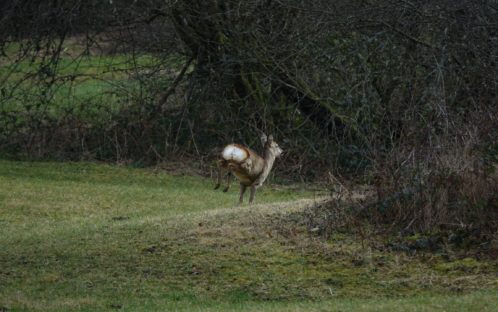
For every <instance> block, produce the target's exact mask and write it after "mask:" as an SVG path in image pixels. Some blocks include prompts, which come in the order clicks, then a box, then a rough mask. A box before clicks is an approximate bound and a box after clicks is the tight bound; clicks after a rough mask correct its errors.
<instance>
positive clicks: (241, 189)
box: [239, 183, 247, 205]
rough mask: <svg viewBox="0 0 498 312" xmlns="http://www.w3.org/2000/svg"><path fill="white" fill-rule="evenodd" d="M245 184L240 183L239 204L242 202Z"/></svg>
mask: <svg viewBox="0 0 498 312" xmlns="http://www.w3.org/2000/svg"><path fill="white" fill-rule="evenodd" d="M246 188H247V186H245V185H244V184H242V183H240V193H239V205H240V204H242V203H243V202H244V193H245V192H246Z"/></svg>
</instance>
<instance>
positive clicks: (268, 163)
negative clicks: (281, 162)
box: [258, 150, 275, 183]
mask: <svg viewBox="0 0 498 312" xmlns="http://www.w3.org/2000/svg"><path fill="white" fill-rule="evenodd" d="M264 160H265V164H264V166H263V171H262V172H261V174H260V176H259V177H258V181H259V182H260V183H263V182H264V181H265V180H266V178H267V177H268V175H269V174H270V171H271V168H272V167H273V163H274V162H275V155H274V154H273V153H272V152H270V151H269V150H266V151H265V154H264Z"/></svg>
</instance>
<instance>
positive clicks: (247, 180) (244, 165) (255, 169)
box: [221, 144, 264, 185]
mask: <svg viewBox="0 0 498 312" xmlns="http://www.w3.org/2000/svg"><path fill="white" fill-rule="evenodd" d="M221 158H222V160H223V162H224V166H226V168H228V169H229V170H230V171H232V172H233V173H234V174H235V176H236V177H237V178H238V179H239V180H240V182H242V183H243V184H246V185H250V184H252V182H254V181H255V180H256V179H257V178H258V176H259V175H260V174H261V172H262V171H263V167H264V159H263V158H261V156H259V155H258V154H257V153H256V152H255V151H253V150H252V149H250V148H248V147H245V146H243V145H240V144H229V145H227V146H225V148H224V149H223V151H222V153H221Z"/></svg>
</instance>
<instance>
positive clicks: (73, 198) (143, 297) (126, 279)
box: [0, 161, 498, 311]
mask: <svg viewBox="0 0 498 312" xmlns="http://www.w3.org/2000/svg"><path fill="white" fill-rule="evenodd" d="M211 188H212V184H211V183H210V181H207V180H203V179H200V178H195V177H187V176H176V177H173V176H170V175H167V174H165V173H160V172H155V171H153V170H143V169H130V168H120V167H112V166H105V165H96V164H81V163H76V164H60V163H26V162H10V161H0V310H1V309H2V307H5V308H9V309H13V310H17V309H27V310H51V311H52V310H70V309H73V310H95V309H99V310H102V309H117V308H120V309H125V310H130V311H135V310H144V311H146V310H165V309H179V310H212V311H218V310H250V311H251V310H254V311H261V310H263V311H264V310H271V311H274V310H277V311H278V310H280V311H309V310H327V311H328V310H334V309H336V310H355V311H356V310H360V311H373V310H378V309H383V310H392V311H399V310H400V307H402V308H403V309H404V310H406V311H413V310H417V311H419V310H422V311H423V310H424V309H425V310H433V309H436V308H444V309H449V310H455V311H466V310H471V309H473V308H475V309H478V310H482V311H491V310H492V308H493V307H494V305H493V304H494V303H496V302H497V301H498V295H497V292H496V289H497V279H496V273H495V272H496V264H495V263H491V262H486V261H483V262H476V261H473V260H472V259H464V260H462V261H460V262H454V263H444V262H442V261H441V259H438V258H437V257H435V256H430V257H417V258H414V257H409V256H407V255H405V254H402V253H392V252H381V251H375V250H372V249H369V248H364V247H362V245H361V243H360V242H359V241H358V240H357V239H355V237H354V236H353V235H350V234H337V235H336V236H334V237H333V238H332V239H331V240H329V241H324V240H323V239H318V238H316V237H313V236H312V235H309V234H308V233H307V231H306V228H305V227H303V226H302V225H300V224H299V213H298V211H299V206H300V205H301V206H302V203H301V204H299V203H295V204H265V205H258V206H255V207H251V208H249V207H247V206H244V207H234V206H233V203H234V201H235V200H236V197H237V195H236V190H233V191H231V192H230V193H228V194H224V193H222V192H214V191H212V189H211ZM310 195H311V194H309V193H300V192H296V191H290V190H278V191H277V190H271V189H270V188H268V187H266V188H265V189H264V190H263V191H262V192H261V193H259V194H258V197H257V200H258V201H259V202H260V203H271V202H282V201H291V200H297V199H299V198H301V197H306V196H308V197H309V196H310ZM475 291H477V292H475ZM462 293H465V294H466V295H462ZM434 295H436V297H434ZM457 295H458V296H457ZM403 298H405V299H403Z"/></svg>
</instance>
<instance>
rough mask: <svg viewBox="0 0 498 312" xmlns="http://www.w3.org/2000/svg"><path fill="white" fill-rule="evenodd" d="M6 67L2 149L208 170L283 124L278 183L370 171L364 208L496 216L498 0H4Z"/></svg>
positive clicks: (356, 177) (392, 217)
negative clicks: (224, 153)
mask: <svg viewBox="0 0 498 312" xmlns="http://www.w3.org/2000/svg"><path fill="white" fill-rule="evenodd" d="M88 63H92V64H94V63H98V64H99V66H101V67H102V66H103V67H104V68H105V69H104V70H103V71H99V72H92V71H91V70H82V69H81V68H84V67H85V66H88ZM106 64H108V65H106ZM0 66H1V69H0V91H1V93H0V151H1V153H2V155H3V157H10V158H15V159H33V160H40V159H43V160H45V159H51V160H54V159H55V160H99V161H107V162H119V163H129V164H132V165H135V166H148V165H155V164H157V163H161V162H167V161H171V160H178V159H185V160H190V161H193V162H195V163H196V164H199V166H200V167H201V168H204V169H206V168H209V166H211V162H212V160H213V159H214V157H215V155H216V151H217V149H216V148H217V147H219V146H221V145H223V144H226V143H229V142H239V143H243V144H247V145H249V146H254V147H257V146H258V141H259V135H260V134H261V133H262V132H265V133H272V134H273V135H274V137H275V138H276V140H277V141H278V142H279V144H280V145H281V146H282V147H283V149H284V150H285V155H284V157H283V159H281V160H279V161H278V162H277V167H276V168H275V170H274V176H275V177H274V180H277V181H278V182H280V183H291V182H295V181H301V182H311V181H317V180H320V181H328V182H329V186H330V188H331V190H333V188H334V187H335V186H336V185H337V183H339V184H342V185H353V184H368V185H371V186H373V187H374V188H375V190H376V193H377V197H376V200H375V201H374V202H372V203H370V204H368V205H360V207H352V208H351V210H352V213H354V214H355V215H364V216H366V217H368V218H369V219H370V220H371V221H372V222H374V223H375V222H377V223H381V224H390V225H394V226H395V227H396V228H401V229H404V230H410V231H411V230H432V229H443V228H448V227H454V226H458V227H464V228H476V227H477V228H480V229H487V230H488V231H489V232H495V231H496V228H497V219H498V197H497V196H498V183H497V174H496V164H497V162H498V160H497V158H498V131H497V130H498V105H497V103H498V2H497V1H493V0H480V1H478V0H469V1H464V0H446V1H443V0H440V1H429V0H427V1H409V0H372V1H363V0H347V1H346V0H345V1H343V0H338V1H329V0H312V1H308V0H307V1H299V0H283V1H276V0H273V1H272V0H225V1H223V0H209V1H186V0H185V1H184V0H179V1H167V0H164V1H159V0H157V1H156V0H145V1H131V0H109V1H100V0H98V1H97V0H86V1H83V0H67V1H59V0H52V1H34V0H33V1H21V0H18V1H16V0H11V1H3V2H2V3H1V4H0ZM89 82H91V83H90V84H89ZM102 86H105V87H102ZM206 170H207V169H206Z"/></svg>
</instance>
